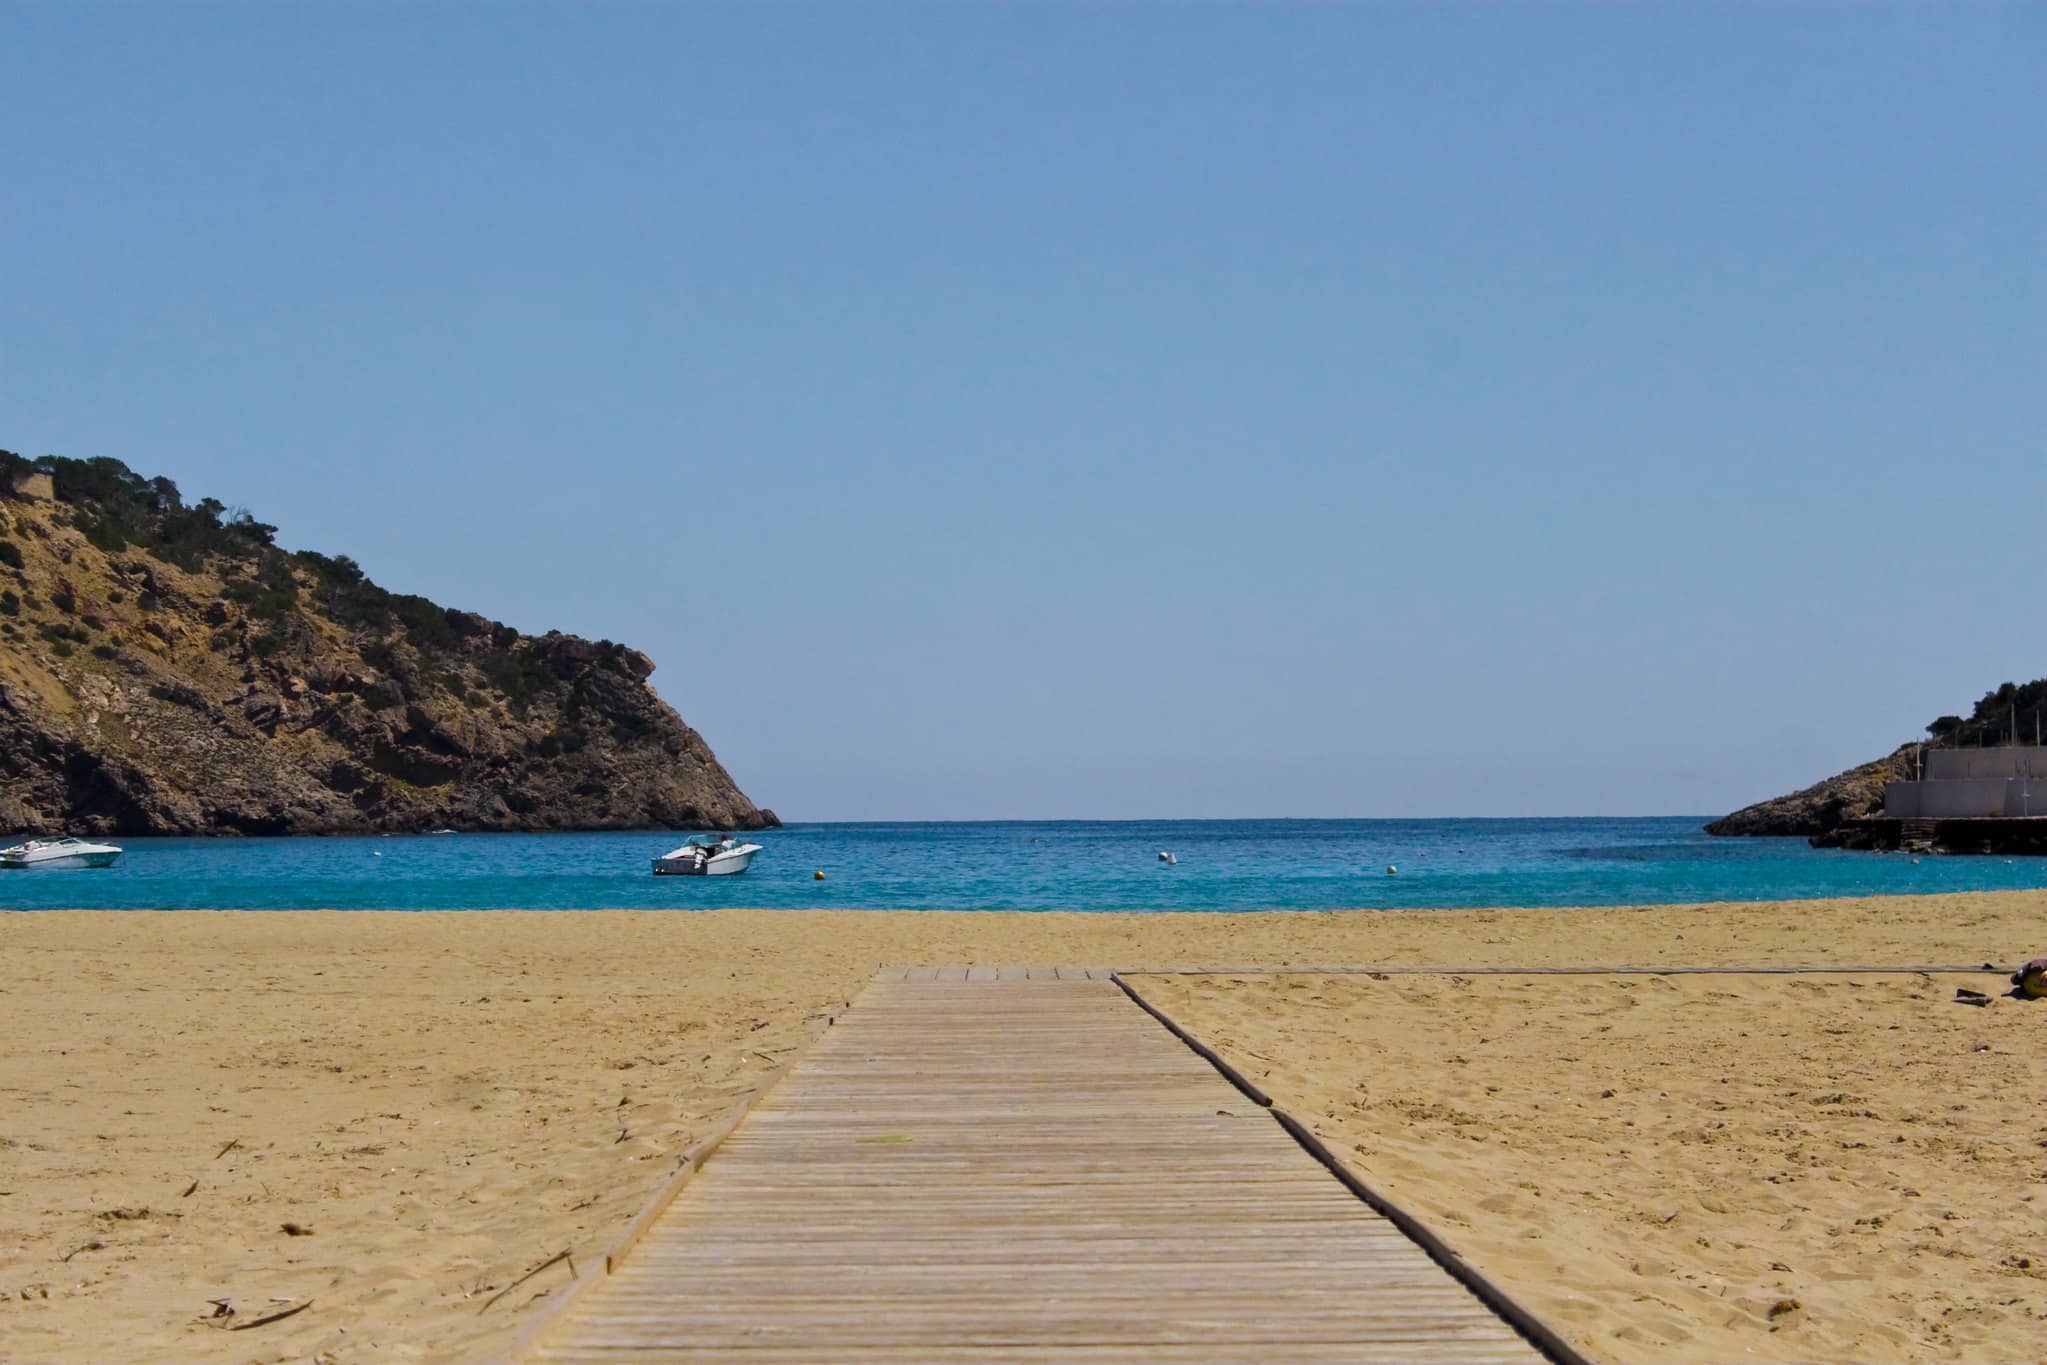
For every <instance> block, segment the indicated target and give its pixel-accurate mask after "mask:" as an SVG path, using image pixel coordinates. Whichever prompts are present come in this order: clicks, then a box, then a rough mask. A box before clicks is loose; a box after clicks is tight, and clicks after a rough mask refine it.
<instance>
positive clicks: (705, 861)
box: [654, 835, 761, 877]
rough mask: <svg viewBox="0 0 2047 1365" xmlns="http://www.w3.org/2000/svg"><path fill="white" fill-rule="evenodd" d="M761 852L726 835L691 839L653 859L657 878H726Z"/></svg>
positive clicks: (739, 870) (759, 847) (756, 845)
mask: <svg viewBox="0 0 2047 1365" xmlns="http://www.w3.org/2000/svg"><path fill="white" fill-rule="evenodd" d="M760 851H761V846H760V845H759V844H742V843H740V842H739V841H738V840H737V839H734V838H732V837H730V836H729V835H728V836H727V837H725V838H723V839H701V838H700V839H692V840H690V841H689V842H688V843H686V844H684V845H683V846H682V847H681V848H678V849H676V850H675V851H674V852H673V853H664V854H662V855H661V856H660V857H658V858H656V859H655V860H654V875H655V876H657V877H729V876H732V875H733V874H735V873H739V872H744V871H746V869H747V865H748V864H750V863H752V862H753V855H754V854H756V853H758V852H760Z"/></svg>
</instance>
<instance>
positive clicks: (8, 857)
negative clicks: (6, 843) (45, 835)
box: [0, 838, 121, 867]
mask: <svg viewBox="0 0 2047 1365" xmlns="http://www.w3.org/2000/svg"><path fill="white" fill-rule="evenodd" d="M120 856H121V850H120V849H118V848H115V847H114V846H113V845H112V844H89V843H87V842H85V840H83V839H69V838H66V839H30V840H28V841H27V842H26V843H20V844H16V845H15V846H14V847H13V848H0V867H112V866H113V865H114V859H116V858H118V857H120Z"/></svg>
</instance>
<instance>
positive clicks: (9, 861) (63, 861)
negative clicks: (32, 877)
mask: <svg viewBox="0 0 2047 1365" xmlns="http://www.w3.org/2000/svg"><path fill="white" fill-rule="evenodd" d="M120 856H121V853H120V850H118V849H116V850H114V851H113V852H111V853H65V854H60V855H59V856H57V857H55V858H33V857H31V858H0V869H26V868H39V867H112V866H113V865H114V859H116V858H118V857H120Z"/></svg>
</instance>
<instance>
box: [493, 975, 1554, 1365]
mask: <svg viewBox="0 0 2047 1365" xmlns="http://www.w3.org/2000/svg"><path fill="white" fill-rule="evenodd" d="M927 973H930V975H931V977H932V979H905V978H906V977H910V976H915V977H919V978H922V977H924V976H925V975H926V974H927ZM885 975H887V976H891V977H894V978H895V979H893V980H887V979H882V980H877V981H875V982H874V983H873V984H871V985H869V986H868V987H867V988H866V990H865V991H864V992H863V993H862V994H861V996H860V998H859V999H858V1000H857V1001H856V1002H855V1004H854V1006H853V1008H852V1009H851V1010H849V1011H848V1012H847V1013H846V1014H844V1015H842V1016H841V1017H840V1019H839V1021H838V1023H837V1025H836V1026H835V1027H833V1028H832V1029H830V1030H829V1031H827V1032H826V1033H825V1035H824V1036H823V1037H822V1038H820V1039H819V1040H818V1042H817V1043H816V1044H815V1045H814V1047H813V1048H812V1050H811V1051H810V1052H809V1054H808V1055H807V1056H805V1057H804V1059H803V1060H802V1061H801V1062H800V1063H799V1064H798V1065H797V1066H796V1067H795V1069H794V1070H793V1071H791V1072H790V1073H789V1074H788V1075H787V1076H786V1077H785V1078H784V1079H783V1080H782V1081H781V1082H780V1083H779V1084H778V1085H776V1086H775V1087H774V1088H773V1089H771V1090H770V1091H769V1092H768V1093H767V1094H766V1095H764V1096H763V1097H762V1098H761V1099H760V1101H759V1102H757V1103H756V1105H755V1106H754V1107H753V1108H752V1109H751V1110H750V1111H748V1113H747V1115H746V1117H745V1118H744V1120H743V1121H742V1122H741V1123H740V1124H739V1126H738V1127H737V1128H736V1129H735V1130H734V1131H733V1132H732V1134H731V1135H730V1136H729V1137H728V1138H727V1139H726V1140H725V1142H724V1144H723V1145H722V1146H720V1147H719V1148H718V1149H717V1151H716V1152H715V1154H714V1155H713V1156H712V1157H711V1159H710V1160H709V1161H708V1162H707V1163H706V1164H705V1165H704V1167H703V1169H702V1170H701V1171H700V1172H699V1173H698V1174H697V1175H696V1176H695V1177H694V1178H692V1179H691V1180H690V1181H689V1183H688V1184H687V1185H685V1186H684V1187H683V1188H682V1190H681V1193H680V1194H679V1195H678V1196H677V1197H676V1199H675V1200H674V1202H673V1203H671V1204H670V1205H669V1206H668V1207H667V1209H666V1210H665V1211H664V1212H663V1213H662V1214H661V1215H660V1216H659V1217H658V1218H657V1219H655V1220H654V1222H653V1224H652V1225H651V1226H650V1227H649V1229H648V1230H647V1231H646V1233H645V1235H644V1236H643V1237H642V1238H641V1239H640V1240H639V1241H638V1243H637V1245H636V1246H635V1247H634V1248H633V1250H632V1252H631V1254H630V1255H628V1256H626V1257H624V1258H623V1259H622V1260H621V1261H620V1263H619V1264H618V1266H617V1268H616V1270H615V1271H614V1273H612V1274H611V1275H609V1276H607V1277H603V1278H600V1279H597V1280H595V1281H594V1282H592V1283H591V1284H590V1285H589V1286H588V1288H587V1290H586V1291H585V1292H583V1293H581V1294H580V1295H579V1296H578V1297H577V1298H576V1299H575V1300H574V1301H573V1302H572V1303H570V1304H568V1305H565V1311H564V1312H562V1313H561V1314H560V1315H559V1316H558V1317H557V1318H556V1319H555V1320H554V1321H552V1322H551V1323H550V1324H549V1325H548V1327H547V1328H546V1329H545V1330H543V1331H542V1332H541V1333H539V1334H538V1337H537V1339H536V1340H535V1341H534V1342H533V1343H532V1344H531V1345H529V1346H528V1347H527V1348H526V1349H525V1350H524V1351H522V1352H521V1353H519V1355H518V1358H519V1359H522V1360H535V1361H545V1362H550V1363H551V1365H625V1362H628V1361H631V1362H647V1365H670V1363H672V1365H682V1363H683V1362H705V1361H734V1362H750V1363H753V1365H769V1363H770V1362H797V1361H803V1362H825V1361H839V1362H876V1363H877V1365H879V1362H910V1361H940V1360H945V1361H955V1360H956V1361H973V1362H997V1361H1003V1362H1008V1361H1016V1362H1025V1361H1140V1360H1142V1361H1161V1362H1177V1361H1184V1362H1192V1361H1202V1362H1236V1361H1242V1362H1251V1361H1261V1362H1275V1365H1279V1363H1281V1362H1303V1363H1305V1362H1323V1361H1349V1362H1386V1363H1388V1365H1391V1362H1401V1363H1402V1365H1450V1363H1451V1362H1456V1363H1457V1365H1505V1363H1506V1362H1515V1365H1528V1363H1529V1362H1536V1361H1540V1360H1541V1359H1542V1358H1543V1357H1542V1356H1541V1355H1539V1354H1538V1353H1537V1352H1536V1351H1535V1349H1534V1348H1533V1347H1531V1346H1529V1345H1528V1344H1527V1343H1526V1342H1525V1341H1524V1340H1523V1339H1522V1338H1521V1337H1520V1336H1519V1335H1517V1334H1516V1333H1515V1332H1514V1330H1513V1329H1512V1328H1510V1327H1509V1326H1507V1325H1506V1323H1504V1322H1503V1321H1501V1319H1499V1318H1498V1317H1496V1316H1495V1315H1494V1314H1493V1312H1492V1311H1491V1310H1489V1309H1488V1308H1487V1307H1485V1306H1484V1305H1483V1304H1482V1303H1481V1302H1480V1301H1479V1300H1478V1299H1477V1298H1476V1297H1474V1295H1473V1294H1472V1293H1471V1291H1470V1290H1468V1289H1466V1288H1465V1287H1464V1286H1463V1285H1461V1284H1459V1283H1458V1282H1457V1281H1456V1280H1454V1279H1452V1278H1451V1277H1450V1276H1449V1275H1448V1274H1447V1273H1445V1272H1444V1271H1443V1270H1442V1269H1441V1268H1440V1267H1438V1266H1437V1265H1436V1264H1435V1263H1434V1262H1433V1261H1431V1260H1430V1259H1429V1258H1428V1256H1427V1255H1425V1254H1424V1253H1423V1252H1422V1251H1421V1249H1420V1248H1418V1247H1417V1246H1416V1245H1415V1244H1414V1243H1413V1242H1412V1241H1410V1240H1409V1239H1408V1238H1407V1237H1406V1236H1404V1235H1403V1234H1402V1233H1401V1232H1400V1231H1399V1230H1398V1229H1397V1228H1395V1227H1394V1226H1393V1225H1392V1224H1391V1223H1389V1222H1387V1221H1386V1220H1385V1219H1384V1218H1382V1217H1381V1216H1379V1215H1378V1214H1376V1213H1374V1212H1373V1211H1372V1210H1371V1209H1370V1208H1368V1207H1366V1206H1365V1205H1364V1204H1363V1203H1362V1202H1360V1201H1359V1200H1358V1199H1357V1198H1356V1197H1355V1196H1354V1195H1353V1194H1351V1193H1350V1192H1349V1191H1348V1190H1346V1189H1345V1188H1344V1187H1343V1185H1342V1184H1340V1183H1339V1182H1338V1181H1337V1180H1336V1179H1335V1178H1334V1177H1333V1176H1331V1175H1330V1174H1329V1173H1328V1172H1327V1171H1325V1170H1324V1169H1323V1168H1322V1167H1321V1166H1319V1165H1318V1164H1316V1162H1315V1161H1314V1160H1312V1159H1311V1158H1310V1157H1309V1156H1308V1155H1307V1153H1305V1152H1304V1151H1303V1150H1302V1149H1301V1148H1300V1147H1299V1146H1297V1145H1296V1144H1295V1142H1294V1141H1293V1140H1292V1139H1291V1138H1289V1137H1288V1136H1287V1135H1286V1133H1285V1132H1284V1131H1283V1130H1282V1129H1281V1128H1280V1126H1279V1125H1278V1124H1277V1123H1275V1122H1274V1121H1273V1119H1272V1117H1271V1116H1270V1115H1269V1114H1268V1113H1266V1112H1265V1111H1264V1110H1262V1109H1260V1108H1259V1107H1258V1106H1257V1105H1255V1104H1253V1103H1252V1102H1251V1101H1250V1100H1247V1099H1246V1098H1245V1097H1244V1096H1243V1095H1241V1094H1240V1093H1238V1092H1237V1091H1236V1090H1235V1089H1234V1088H1232V1087H1231V1086H1230V1085H1229V1084H1228V1083H1227V1082H1225V1081H1224V1080H1223V1079H1222V1077H1221V1076H1219V1075H1218V1074H1217V1072H1216V1071H1215V1070H1214V1069H1213V1068H1212V1067H1210V1066H1209V1065H1208V1064H1207V1063H1205V1062H1203V1061H1202V1060H1201V1059H1200V1058H1199V1057H1197V1056H1196V1055H1195V1054H1194V1053H1193V1052H1192V1051H1190V1050H1189V1049H1188V1048H1187V1047H1186V1046H1185V1045H1184V1044H1182V1043H1181V1042H1180V1041H1179V1040H1178V1039H1176V1038H1175V1037H1173V1036H1172V1034H1170V1033H1169V1032H1167V1031H1166V1029H1165V1028H1164V1027H1162V1026H1161V1025H1160V1024H1159V1023H1158V1022H1157V1021H1155V1020H1153V1019H1152V1018H1151V1017H1150V1016H1149V1015H1147V1014H1145V1013H1144V1012H1143V1011H1142V1010H1141V1009H1139V1008H1138V1007H1137V1006H1136V1005H1135V1004H1133V1003H1132V1002H1131V1001H1130V1000H1129V999H1128V998H1126V997H1125V996H1124V994H1123V993H1122V991H1121V990H1119V989H1118V987H1117V986H1116V985H1115V984H1114V982H1112V981H1109V980H1102V979H1095V978H1094V976H1093V975H1092V974H1091V973H1087V972H1077V973H1076V972H1074V971H1073V969H1066V971H1065V972H1061V971H1060V970H1058V969H1035V970H1034V969H1024V968H1013V969H995V968H987V969H972V970H970V969H964V968H962V969H947V970H941V971H937V972H931V969H924V970H922V971H916V972H904V971H902V970H900V969H898V970H896V971H893V972H890V973H887V974H885ZM940 976H945V977H952V978H955V979H945V980H941V979H937V978H938V977H940ZM970 978H971V979H970Z"/></svg>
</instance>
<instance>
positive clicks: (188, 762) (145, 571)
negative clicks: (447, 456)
mask: <svg viewBox="0 0 2047 1365" xmlns="http://www.w3.org/2000/svg"><path fill="white" fill-rule="evenodd" d="M26 468H32V467H31V466H29V465H28V463H27V462H25V461H22V460H20V459H19V457H16V456H11V455H8V454H7V453H6V452H0V489H12V490H13V492H12V496H8V495H5V494H0V831H24V830H60V829H61V830H65V831H70V832H77V833H97V834H232V833H242V834H302V833H337V832H347V831H371V830H418V829H423V828H439V827H442V826H450V827H454V828H460V829H495V830H571V829H633V828H654V827H658V828H722V829H756V828H761V827H763V826H767V825H772V824H775V823H776V820H775V817H774V814H773V812H771V811H766V810H762V809H760V808H758V807H756V806H755V805H754V804H753V802H751V801H749V800H748V799H747V798H746V796H745V795H744V794H743V793H742V792H741V791H740V790H739V788H738V787H737V786H736V785H735V784H734V783H733V781H732V779H731V777H730V776H729V775H728V774H727V773H726V772H725V769H724V768H723V767H722V766H721V765H720V764H719V763H718V760H717V758H716V757H715V756H713V754H712V753H711V750H710V747H709V746H708V745H707V744H706V743H705V742H704V740H703V738H702V736H700V735H698V734H697V733H696V731H694V730H692V729H691V728H690V727H689V726H687V725H685V724H684V723H683V721H682V718H681V717H680V716H678V715H677V714H676V713H675V711H674V710H673V709H671V708H670V707H669V706H668V705H667V704H666V703H665V702H663V701H662V700H661V698H660V696H659V695H658V694H657V693H656V692H655V691H654V690H653V688H652V686H651V685H650V684H649V682H648V679H649V676H650V675H651V674H652V673H653V671H654V665H653V661H652V660H650V659H649V658H648V657H647V656H646V655H644V654H642V653H640V652H639V651H637V650H633V649H628V648H626V647H625V646H623V645H618V644H613V643H611V642H610V641H606V640H585V639H581V638H578V637H576V636H573V635H563V634H560V633H558V632H550V633H549V634H547V635H543V636H537V637H536V636H528V635H522V634H520V633H519V632H517V631H515V630H513V629H511V628H510V627H508V626H505V625H502V624H500V623H498V622H495V621H491V620H489V619H488V618H485V617H482V616H479V615H476V614H475V613H473V612H461V611H452V610H447V609H444V608H442V607H439V606H436V605H435V604H433V603H431V602H429V601H427V600H426V599H424V598H420V597H412V596H407V595H404V594H397V593H391V592H387V591H385V590H384V589H382V588H380V587H378V586H377V585H375V584H374V583H371V582H370V581H369V580H368V579H366V578H365V577H364V576H363V575H362V573H361V571H360V570H359V569H357V568H356V566H355V565H354V564H353V563H352V562H350V561H349V560H347V559H346V558H329V557H327V556H325V555H319V554H313V553H310V552H299V553H291V552H288V551H285V550H282V549H279V548H278V547H277V546H276V545H275V544H274V543H273V540H272V537H273V534H274V531H273V528H271V527H268V526H265V525H263V524H262V523H259V522H255V521H253V520H250V519H249V518H247V517H246V516H241V517H226V516H224V515H223V512H224V509H223V508H222V507H221V506H220V504H218V503H215V502H212V501H211V500H207V501H203V502H201V503H199V504H197V505H195V506H191V507H188V506H186V505H185V504H184V502H183V500H182V498H180V496H179V495H178V492H177V489H176V487H175V486H174V485H171V484H170V483H169V481H168V480H163V479H155V480H147V479H143V478H141V477H140V476H138V475H136V474H134V473H132V472H130V471H129V470H128V469H127V468H126V467H125V466H122V465H120V464H119V463H118V462H116V461H111V460H94V461H70V460H54V461H42V462H37V466H35V467H33V468H38V472H40V471H47V472H48V473H49V474H50V476H51V477H50V478H49V479H48V480H47V481H41V482H38V481H34V480H28V479H26V478H24V477H23V476H22V473H21V471H22V470H23V469H26Z"/></svg>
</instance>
